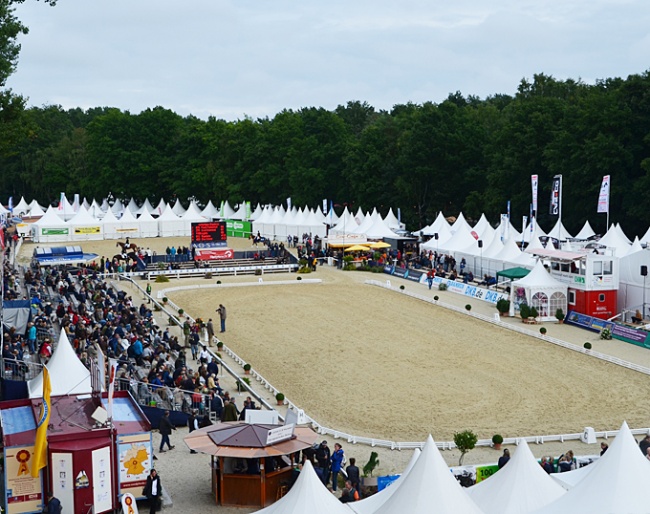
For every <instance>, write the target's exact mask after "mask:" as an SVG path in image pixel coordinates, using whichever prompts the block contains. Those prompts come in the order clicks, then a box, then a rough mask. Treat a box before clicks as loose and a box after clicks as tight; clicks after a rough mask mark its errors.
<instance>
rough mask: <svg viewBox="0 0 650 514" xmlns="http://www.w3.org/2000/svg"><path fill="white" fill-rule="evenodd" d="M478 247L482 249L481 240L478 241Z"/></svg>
mask: <svg viewBox="0 0 650 514" xmlns="http://www.w3.org/2000/svg"><path fill="white" fill-rule="evenodd" d="M478 247H479V248H483V240H482V239H479V240H478Z"/></svg>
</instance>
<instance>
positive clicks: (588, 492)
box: [536, 422, 650, 514]
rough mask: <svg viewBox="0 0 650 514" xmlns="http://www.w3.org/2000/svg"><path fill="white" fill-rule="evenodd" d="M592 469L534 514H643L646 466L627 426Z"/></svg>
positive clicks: (649, 475) (649, 468)
mask: <svg viewBox="0 0 650 514" xmlns="http://www.w3.org/2000/svg"><path fill="white" fill-rule="evenodd" d="M592 466H593V467H594V469H593V470H592V471H591V472H589V474H588V475H587V476H586V477H584V478H583V479H582V480H581V481H580V482H578V484H576V486H575V487H573V488H572V489H571V490H570V491H568V492H567V493H566V494H565V495H563V496H561V497H560V498H559V499H558V500H556V501H554V502H553V503H550V504H549V505H547V506H546V507H543V508H542V509H540V510H538V511H536V513H537V514H556V513H558V512H589V514H610V513H625V514H642V513H643V514H646V513H647V512H650V507H649V506H648V492H647V489H646V488H647V487H648V483H650V462H649V461H648V459H646V458H645V457H644V456H643V454H642V453H641V452H640V451H639V447H638V445H637V443H636V440H635V439H634V436H633V435H632V433H631V432H630V429H629V428H628V426H627V423H625V422H624V423H623V426H621V429H620V430H619V432H618V435H617V436H616V439H614V442H613V443H612V444H611V445H610V447H609V449H608V450H607V452H605V454H604V455H603V456H602V457H601V458H600V459H598V462H597V463H596V464H592Z"/></svg>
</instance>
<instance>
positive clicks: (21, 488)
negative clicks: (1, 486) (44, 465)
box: [5, 446, 43, 514]
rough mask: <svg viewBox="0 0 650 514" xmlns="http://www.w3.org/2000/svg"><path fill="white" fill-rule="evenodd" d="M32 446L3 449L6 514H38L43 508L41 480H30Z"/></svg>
mask: <svg viewBox="0 0 650 514" xmlns="http://www.w3.org/2000/svg"><path fill="white" fill-rule="evenodd" d="M33 456H34V446H16V447H13V448H6V449H5V491H6V499H7V513H8V514H19V513H25V512H40V511H41V509H42V507H43V503H42V502H43V491H42V489H41V478H40V477H38V478H32V467H31V466H32V461H33Z"/></svg>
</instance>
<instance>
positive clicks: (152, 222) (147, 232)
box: [131, 211, 158, 237]
mask: <svg viewBox="0 0 650 514" xmlns="http://www.w3.org/2000/svg"><path fill="white" fill-rule="evenodd" d="M138 230H139V233H138V235H137V236H131V237H158V220H156V219H154V217H153V216H152V215H151V213H150V212H149V211H144V212H143V213H142V214H140V216H138Z"/></svg>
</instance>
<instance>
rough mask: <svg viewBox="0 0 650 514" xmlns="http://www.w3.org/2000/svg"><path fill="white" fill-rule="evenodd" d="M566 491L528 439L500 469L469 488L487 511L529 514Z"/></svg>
mask: <svg viewBox="0 0 650 514" xmlns="http://www.w3.org/2000/svg"><path fill="white" fill-rule="evenodd" d="M565 492H566V491H565V489H564V488H563V487H562V486H560V485H559V484H557V483H556V482H554V481H553V479H552V478H551V477H550V475H548V474H547V473H546V471H544V470H543V469H542V467H541V466H540V465H539V464H538V462H537V460H536V459H535V457H534V456H533V454H532V452H531V451H530V448H529V447H528V444H527V443H526V440H525V439H521V440H520V441H519V445H518V446H517V450H516V451H515V453H514V455H513V457H512V458H511V459H510V460H509V461H508V463H507V464H506V465H505V466H504V467H503V468H501V469H500V470H499V472H498V473H495V474H494V475H492V476H491V477H489V478H488V479H487V480H483V481H482V482H479V483H478V484H476V485H475V486H473V487H470V488H469V489H468V490H467V494H469V496H470V498H472V499H473V500H474V502H476V504H477V505H478V506H479V507H480V508H481V509H482V510H483V512H485V514H527V513H529V512H533V511H535V510H537V509H539V508H540V507H543V506H545V505H547V504H549V503H551V502H552V501H555V500H557V499H558V498H559V497H560V496H562V495H563V494H564V493H565Z"/></svg>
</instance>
